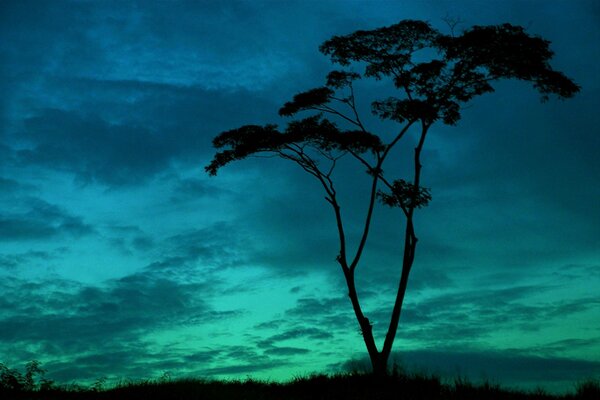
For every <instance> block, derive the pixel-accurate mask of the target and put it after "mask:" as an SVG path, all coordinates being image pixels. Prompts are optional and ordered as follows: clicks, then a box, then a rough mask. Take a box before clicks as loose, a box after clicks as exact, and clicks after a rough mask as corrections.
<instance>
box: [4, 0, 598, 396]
mask: <svg viewBox="0 0 600 400" xmlns="http://www.w3.org/2000/svg"><path fill="white" fill-rule="evenodd" d="M446 17H450V18H460V20H461V21H462V23H461V24H460V25H458V26H457V28H456V29H459V30H460V29H466V28H468V27H470V26H472V25H488V24H498V23H504V22H510V23H512V24H516V25H521V26H524V27H526V28H527V30H528V32H529V33H531V34H537V35H541V36H542V37H544V38H546V39H548V40H550V41H551V42H552V44H551V48H552V49H553V50H554V51H555V57H554V59H553V60H552V62H551V64H552V66H553V68H555V69H556V70H559V71H562V72H564V73H565V74H566V75H567V76H569V77H570V78H572V79H573V80H574V81H575V82H576V83H577V84H579V85H581V87H582V89H581V92H580V93H578V94H577V95H576V96H575V97H574V98H573V99H569V100H563V101H561V100H557V99H555V98H551V99H550V100H549V101H547V102H541V101H540V95H539V93H537V92H536V91H535V90H534V89H532V88H531V85H528V84H526V83H523V82H514V81H511V82H500V83H499V85H497V90H496V92H495V93H491V94H487V95H484V96H482V97H479V98H476V99H475V100H474V101H473V102H472V103H471V104H470V105H469V107H468V108H467V109H466V110H465V111H464V112H463V116H462V119H461V120H460V121H459V123H458V124H457V126H455V127H447V126H443V125H442V124H438V125H434V127H433V128H432V130H431V133H430V137H428V142H427V143H426V145H425V151H424V153H423V166H424V167H423V173H422V174H423V175H422V184H423V185H424V186H426V187H428V188H431V193H432V197H433V199H432V201H431V203H430V205H429V206H428V207H426V208H424V209H421V210H418V213H417V215H416V218H415V224H416V226H415V228H416V232H417V236H418V237H419V245H418V247H417V255H416V260H415V264H414V267H413V271H412V275H411V280H410V282H409V286H408V291H407V294H406V301H405V306H404V310H403V314H402V318H401V321H400V326H399V330H398V335H397V338H396V342H395V345H394V349H395V353H394V357H395V358H396V360H397V361H398V362H399V363H400V364H402V365H404V366H407V367H414V368H418V369H420V370H422V371H428V372H435V373H440V374H442V375H444V376H457V375H468V376H470V377H471V378H472V379H474V380H478V379H482V378H489V379H490V380H491V381H493V382H499V383H502V384H505V385H508V386H518V387H526V388H533V387H536V386H538V385H541V386H544V387H546V388H547V389H549V390H553V391H563V390H572V389H573V388H574V386H573V384H574V382H577V381H578V380H581V379H584V378H589V377H600V295H599V288H600V161H599V160H600V158H599V157H598V155H599V154H600V135H599V133H600V131H599V128H598V127H599V126H600V112H599V110H600V68H599V65H600V45H599V43H600V3H599V2H597V1H594V0H590V1H567V0H539V1H525V0H523V1H517V0H501V1H500V0H499V1H495V0H494V1H492V0H486V1H483V0H473V1H457V0H454V1H450V0H448V1H443V0H423V1H389V2H379V1H318V2H316V1H314V2H313V1H273V2H263V1H248V2H237V1H190V2H184V1H138V2H132V1H58V0H57V1H42V0H39V1H24V0H13V1H11V0H1V1H0V91H1V92H2V97H1V98H0V362H2V363H4V364H6V365H7V366H9V367H11V368H22V366H24V364H25V363H26V362H27V361H30V360H34V359H36V360H39V361H40V362H41V363H42V366H43V367H44V368H46V369H47V370H48V377H49V378H52V379H55V380H57V381H58V382H62V383H68V382H81V383H85V382H93V381H94V380H96V379H97V378H100V377H107V378H109V380H114V379H118V378H132V379H139V378H153V377H160V376H162V375H163V374H165V373H168V374H170V375H171V376H172V377H187V376H193V377H212V378H242V379H243V378H245V377H246V376H251V377H254V378H260V379H269V380H286V379H290V378H293V377H294V376H299V375H305V374H309V373H311V372H339V371H344V370H347V369H348V366H349V364H351V361H352V360H354V363H359V362H361V360H362V361H365V357H366V355H367V353H366V349H365V346H364V343H363V341H362V338H361V336H360V331H359V328H358V324H357V322H356V319H355V317H354V315H353V313H352V308H351V305H350V301H349V300H348V296H347V289H346V287H345V283H344V280H343V276H342V273H341V270H340V268H339V265H338V264H337V263H336V262H335V257H336V254H337V252H338V244H337V236H336V234H337V233H336V229H335V220H334V218H333V214H332V212H331V209H330V207H329V205H328V204H327V203H326V202H325V201H324V199H323V196H324V194H323V193H322V191H321V188H320V187H319V186H318V184H317V183H316V182H315V181H314V179H311V177H309V176H307V175H306V174H305V173H303V171H302V170H301V169H300V168H298V166H296V165H294V164H292V163H289V162H286V161H285V160H279V159H273V158H271V159H249V160H245V161H240V162H236V163H233V164H231V165H229V166H227V167H225V168H223V169H222V170H220V171H219V174H218V176H216V177H209V176H208V175H207V174H206V172H205V171H204V167H205V166H206V165H207V164H208V163H209V162H210V160H211V158H212V156H213V154H214V151H215V150H214V149H213V148H212V145H211V140H212V138H213V137H214V136H215V135H217V134H219V133H220V132H222V131H224V130H227V129H233V128H236V127H239V126H241V125H244V124H265V123H277V124H280V125H285V123H286V121H287V119H284V118H281V117H279V116H278V114H277V111H278V109H279V108H280V106H281V105H282V104H283V103H284V102H286V101H288V100H290V99H291V98H292V96H293V95H294V94H295V93H297V92H299V91H303V90H306V89H310V88H313V87H317V86H321V85H323V83H324V79H325V75H326V74H327V72H328V71H329V70H330V69H332V68H333V67H332V65H331V64H330V61H329V60H328V58H327V57H325V56H323V55H322V54H321V53H319V51H318V47H319V45H320V44H321V43H322V42H323V41H325V40H327V39H329V38H330V37H331V36H333V35H343V34H348V33H351V32H353V31H355V30H358V29H374V28H378V27H381V26H386V25H391V24H393V23H396V22H399V21H400V20H402V19H419V20H426V21H428V22H429V23H431V24H432V26H434V27H436V28H437V29H440V30H442V31H446V32H447V31H448V26H447V24H446V23H445V22H444V19H445V18H446ZM390 87H391V83H390V82H388V81H385V80H382V81H378V82H368V81H365V82H363V83H362V84H361V86H359V87H357V97H358V98H359V101H361V102H362V103H361V104H363V105H364V106H365V107H364V110H363V111H362V112H363V114H364V118H365V122H366V123H367V124H368V125H369V126H370V127H372V130H373V131H374V132H376V133H384V132H385V131H386V130H389V129H390V128H391V129H393V127H391V125H389V124H387V125H386V124H381V123H380V122H379V121H378V120H376V119H369V118H372V117H371V116H370V111H369V108H368V104H369V102H370V101H372V100H373V99H374V98H377V96H378V94H380V93H384V94H385V93H388V92H389V88H390ZM406 140H407V141H406V143H400V147H402V148H404V149H409V150H410V149H411V148H412V146H413V143H414V137H408V138H406ZM398 157H400V158H401V157H402V154H399V155H398ZM403 165H404V164H402V161H399V162H396V163H395V164H393V166H390V167H389V168H393V167H396V168H402V166H403ZM345 168H346V167H343V168H342V169H340V171H338V172H339V174H338V175H336V179H337V180H338V182H339V187H340V193H341V196H342V198H341V202H342V207H343V209H344V210H345V212H346V214H345V216H346V219H347V226H348V229H349V231H350V235H351V239H352V238H354V239H356V233H357V232H358V230H359V229H360V224H361V223H362V221H363V219H364V212H365V193H364V192H363V191H362V190H361V188H362V187H363V186H362V185H361V180H360V177H361V176H363V175H364V171H363V170H362V169H361V168H358V169H355V170H354V172H353V171H352V170H351V169H350V165H348V166H347V168H346V169H345ZM401 172H402V171H399V173H401ZM408 176H410V174H408ZM375 219H376V220H375V224H374V227H373V232H372V236H371V237H370V239H369V242H368V244H367V252H366V254H365V259H364V261H363V263H362V264H361V265H360V266H359V268H358V270H357V275H358V277H357V279H358V285H359V294H360V296H361V299H362V301H363V302H364V307H365V313H366V315H367V316H368V317H369V319H370V320H371V321H372V322H373V323H374V331H375V333H376V338H377V340H378V342H377V343H378V345H381V343H382V340H383V335H384V332H385V328H387V324H388V321H389V315H390V312H391V305H392V301H393V298H394V294H395V292H394V289H395V288H396V287H397V282H398V279H399V271H400V268H401V254H402V236H401V234H402V233H403V222H404V221H403V218H402V216H401V215H400V214H397V213H396V211H394V210H389V209H383V208H377V209H376V214H375Z"/></svg>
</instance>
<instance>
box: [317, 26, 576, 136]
mask: <svg viewBox="0 0 600 400" xmlns="http://www.w3.org/2000/svg"><path fill="white" fill-rule="evenodd" d="M549 44H550V42H548V41H547V40H544V39H542V38H540V37H537V36H530V35H529V34H527V33H526V32H525V30H524V29H523V28H522V27H519V26H514V25H511V24H502V25H492V26H474V27H472V28H470V29H468V30H465V31H464V32H463V33H462V34H461V35H459V36H452V35H445V34H442V33H441V32H439V31H438V30H436V29H434V28H432V27H431V25H429V24H428V23H426V22H423V21H414V20H404V21H401V22H399V23H398V24H395V25H391V26H388V27H383V28H379V29H374V30H369V31H362V30H361V31H356V32H354V33H352V34H350V35H345V36H334V37H333V38H331V39H330V40H328V41H326V42H325V43H323V45H321V47H320V50H321V52H323V53H324V54H325V55H328V56H330V57H331V60H332V61H333V62H334V63H338V64H340V65H342V66H349V65H351V64H353V63H359V64H362V65H365V69H364V75H365V76H366V77H373V78H376V79H382V78H384V77H388V78H391V79H392V81H393V83H394V86H395V87H396V88H397V89H400V90H401V92H403V96H402V98H399V97H392V98H388V99H386V100H377V101H374V102H373V103H372V112H373V113H374V114H375V115H377V116H379V117H380V118H382V119H391V120H394V121H398V122H404V121H406V120H408V121H411V120H415V119H419V120H423V121H424V122H426V123H429V124H431V123H433V122H435V121H437V120H441V121H443V122H444V123H445V124H448V125H454V124H456V123H457V122H458V120H459V119H460V109H461V106H462V105H463V104H464V103H466V102H468V101H470V100H471V99H472V98H474V97H475V96H479V95H482V94H484V93H488V92H492V91H493V90H494V88H493V86H492V85H491V83H492V82H493V81H496V80H499V79H504V78H506V79H509V78H512V79H519V80H524V81H529V82H531V83H532V84H533V87H534V88H535V89H536V90H538V92H540V94H541V95H542V99H543V100H546V99H547V98H548V96H549V95H550V94H555V95H557V96H558V97H559V98H568V97H572V96H573V95H574V94H575V93H577V92H578V91H579V89H580V88H579V86H578V85H577V84H575V83H574V82H573V81H572V80H570V79H569V78H567V77H566V76H565V75H564V74H563V73H561V72H558V71H554V70H553V69H552V67H551V66H550V64H549V60H550V59H551V58H552V56H553V52H552V51H551V50H550V48H549Z"/></svg>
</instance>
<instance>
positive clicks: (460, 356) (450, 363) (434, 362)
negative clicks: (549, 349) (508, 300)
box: [338, 349, 600, 391]
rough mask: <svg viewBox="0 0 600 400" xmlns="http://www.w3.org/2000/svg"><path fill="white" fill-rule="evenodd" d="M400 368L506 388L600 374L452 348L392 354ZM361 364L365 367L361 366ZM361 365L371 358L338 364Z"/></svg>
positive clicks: (576, 365) (585, 364) (565, 361)
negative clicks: (495, 383)
mask: <svg viewBox="0 0 600 400" xmlns="http://www.w3.org/2000/svg"><path fill="white" fill-rule="evenodd" d="M391 359H395V360H396V361H397V362H398V363H399V364H400V366H402V367H404V368H407V369H409V370H413V371H415V370H416V371H423V370H424V371H427V372H428V373H435V374H441V375H442V377H444V378H449V379H450V380H451V379H453V378H456V377H459V376H463V377H465V376H466V377H468V378H469V379H471V380H475V381H479V380H481V379H485V378H489V379H491V380H492V382H499V383H501V384H502V385H503V386H506V385H509V386H515V385H516V386H521V387H526V388H529V389H534V388H536V387H539V386H540V385H541V386H542V387H546V388H549V389H550V390H562V391H564V390H565V388H569V386H568V385H571V384H573V382H577V381H578V380H582V379H586V378H589V377H590V376H595V375H596V374H598V373H600V362H597V361H587V360H580V359H569V358H558V357H539V356H535V355H532V354H520V353H515V352H513V351H473V350H465V351H460V350H459V351H457V350H451V349H422V350H405V351H401V352H396V353H394V354H392V356H391ZM361 363H362V364H361ZM357 364H358V365H365V366H364V367H363V368H366V369H368V359H367V358H365V357H363V358H360V359H357V360H352V361H348V362H345V363H342V364H338V365H339V367H340V368H341V369H342V370H346V371H348V370H352V369H353V368H356V366H357Z"/></svg>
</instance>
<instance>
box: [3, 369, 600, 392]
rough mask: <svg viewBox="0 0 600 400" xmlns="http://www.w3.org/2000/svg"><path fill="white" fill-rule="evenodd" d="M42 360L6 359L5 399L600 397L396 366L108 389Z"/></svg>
mask: <svg viewBox="0 0 600 400" xmlns="http://www.w3.org/2000/svg"><path fill="white" fill-rule="evenodd" d="M44 373H45V371H44V370H43V369H41V368H40V365H39V363H38V362H35V361H34V362H31V363H28V364H27V366H26V373H25V374H21V373H19V372H18V371H16V370H12V369H9V368H7V367H5V366H4V365H3V364H0V398H1V399H6V400H10V399H15V400H20V399H23V400H25V399H28V400H29V399H31V400H34V399H35V400H38V399H39V400H42V399H44V400H46V399H47V400H54V399H67V400H69V399H77V400H79V399H92V400H94V399H98V400H103V399H140V400H142V399H143V400H154V399H169V400H175V399H177V400H200V399H202V400H204V399H206V400H209V399H210V400H229V399H240V400H242V399H243V400H275V399H277V400H279V399H286V400H288V399H289V400H309V399H310V400H319V399H339V400H342V399H343V400H388V399H389V400H392V399H394V400H505V399H506V400H508V399H522V400H551V399H552V400H599V399H600V380H588V381H585V382H581V383H580V384H579V385H577V387H576V390H575V392H574V393H571V394H564V395H553V394H548V393H546V392H545V391H543V390H542V389H537V390H535V391H532V392H526V391H517V390H512V389H506V388H502V387H501V386H500V385H497V384H491V383H489V382H485V383H482V384H473V383H471V382H470V381H468V380H467V379H464V378H455V379H454V381H453V382H449V383H446V382H443V381H442V380H441V379H440V378H439V377H437V376H435V375H426V374H418V373H412V374H411V373H405V372H398V371H396V370H395V371H393V373H392V374H391V375H389V376H387V377H376V376H373V375H371V374H365V373H346V374H336V375H310V376H307V377H298V378H295V379H293V380H291V381H289V382H284V383H279V382H265V381H259V380H253V379H246V380H229V381H227V380H223V381H220V380H208V379H176V380H170V379H164V378H161V379H155V380H144V381H138V382H125V383H119V384H117V385H115V386H114V387H110V388H103V380H102V379H100V380H98V381H97V382H96V383H95V384H93V385H91V386H90V387H82V386H79V385H68V386H64V385H63V386H61V385H57V384H55V383H54V382H52V381H50V380H47V379H45V377H44Z"/></svg>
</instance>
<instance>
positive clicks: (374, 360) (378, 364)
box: [371, 352, 390, 377]
mask: <svg viewBox="0 0 600 400" xmlns="http://www.w3.org/2000/svg"><path fill="white" fill-rule="evenodd" d="M389 356H390V355H389V354H384V353H383V352H381V353H380V352H378V353H377V354H375V357H371V366H372V367H373V375H375V376H376V377H383V376H387V374H388V369H387V363H388V358H389Z"/></svg>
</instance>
